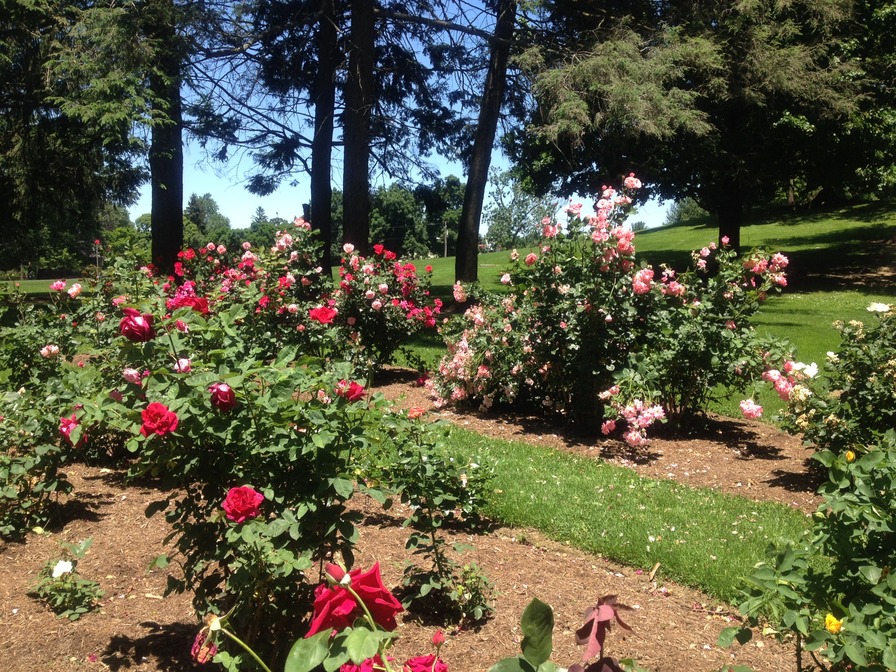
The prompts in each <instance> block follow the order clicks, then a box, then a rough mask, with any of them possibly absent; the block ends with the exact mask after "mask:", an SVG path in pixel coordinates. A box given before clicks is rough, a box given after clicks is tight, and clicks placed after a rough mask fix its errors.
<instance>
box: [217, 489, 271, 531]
mask: <svg viewBox="0 0 896 672" xmlns="http://www.w3.org/2000/svg"><path fill="white" fill-rule="evenodd" d="M263 501H264V495H262V494H261V493H260V492H257V491H256V490H253V489H252V488H250V487H249V486H248V485H241V486H240V487H238V488H230V490H228V491H227V497H225V498H224V501H223V502H222V503H221V508H222V509H224V513H226V514H227V519H228V520H232V521H233V522H234V523H244V522H246V521H247V520H249V519H250V518H255V517H256V516H257V515H258V514H259V513H261V503H262V502H263Z"/></svg>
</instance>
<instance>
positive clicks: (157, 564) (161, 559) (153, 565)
mask: <svg viewBox="0 0 896 672" xmlns="http://www.w3.org/2000/svg"><path fill="white" fill-rule="evenodd" d="M168 562H169V561H168V554H167V553H162V554H161V555H157V556H156V557H155V558H153V560H152V562H150V563H149V568H150V569H165V568H166V567H167V566H168Z"/></svg>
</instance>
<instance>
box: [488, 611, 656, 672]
mask: <svg viewBox="0 0 896 672" xmlns="http://www.w3.org/2000/svg"><path fill="white" fill-rule="evenodd" d="M630 608H631V607H627V606H625V605H623V604H618V603H617V602H616V596H615V595H606V596H604V597H601V598H599V599H598V601H597V604H595V605H594V606H593V607H589V608H588V609H587V610H586V611H585V623H584V624H583V625H582V627H580V628H579V629H578V630H576V643H577V644H579V645H584V646H585V650H584V652H583V654H582V662H579V663H575V664H574V665H572V666H571V667H569V668H568V669H569V672H622V671H623V670H625V671H626V672H643V668H641V667H640V666H638V664H637V663H635V661H633V660H631V659H625V660H621V661H618V660H616V659H615V658H612V657H610V656H607V655H603V656H600V657H598V654H600V653H601V652H602V651H603V649H604V642H605V640H606V636H607V633H608V632H609V631H610V627H611V624H612V623H613V622H614V621H615V622H616V623H617V624H618V625H619V626H620V627H621V628H624V629H625V630H631V628H629V627H628V626H627V625H626V624H625V623H623V622H622V620H621V619H620V618H619V610H620V609H630ZM520 630H521V631H522V633H523V640H522V642H521V644H520V648H521V649H522V651H521V653H520V655H519V656H516V657H513V658H505V659H504V660H501V661H499V662H497V663H495V664H494V665H492V667H491V668H490V669H489V672H554V671H555V670H559V669H561V668H559V667H558V666H557V664H556V663H554V662H552V661H551V660H550V657H551V651H552V648H553V644H552V637H553V630H554V612H553V610H552V609H551V607H550V606H548V605H547V604H545V603H544V602H542V601H540V600H539V599H537V598H536V599H533V600H532V601H531V602H530V603H529V606H527V607H526V609H525V611H524V612H523V615H522V618H521V619H520Z"/></svg>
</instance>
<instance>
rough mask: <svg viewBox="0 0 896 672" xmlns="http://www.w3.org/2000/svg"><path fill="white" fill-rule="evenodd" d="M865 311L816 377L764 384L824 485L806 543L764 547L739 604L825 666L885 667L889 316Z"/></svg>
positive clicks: (895, 473)
mask: <svg viewBox="0 0 896 672" xmlns="http://www.w3.org/2000/svg"><path fill="white" fill-rule="evenodd" d="M869 310H871V311H872V312H874V313H876V314H877V316H878V323H877V324H875V325H872V326H870V327H867V328H866V326H865V325H864V324H862V323H861V322H857V321H855V322H851V323H849V324H848V325H843V324H842V323H841V324H839V325H838V327H839V331H840V335H841V337H842V339H843V343H842V344H841V346H840V348H839V349H838V351H837V352H832V353H831V354H830V356H829V359H828V362H827V363H826V366H825V369H824V372H823V373H822V375H812V374H814V373H815V372H814V371H811V370H810V371H808V372H807V369H806V368H803V369H802V373H803V376H802V377H801V378H800V379H799V380H798V381H797V382H796V383H795V384H793V385H791V386H783V385H782V383H781V382H780V381H781V380H782V378H781V377H780V373H779V374H778V375H777V376H776V375H772V376H771V377H770V378H771V380H773V382H775V387H776V389H777V388H779V387H783V388H785V389H781V390H779V392H782V393H783V392H787V394H786V397H787V407H786V410H785V411H784V414H785V417H786V420H787V427H788V428H789V429H791V430H792V431H794V432H796V431H800V432H803V433H804V436H805V438H806V441H807V443H809V444H812V445H814V446H815V448H816V450H817V452H816V453H815V455H814V458H815V459H816V461H817V462H818V463H819V464H820V465H821V466H822V467H824V468H825V469H826V470H827V481H826V482H825V483H824V484H823V485H822V486H821V488H820V489H819V493H820V494H821V495H822V497H823V498H824V502H823V503H822V504H821V506H820V507H819V509H818V511H817V512H816V513H815V516H814V518H813V525H812V535H811V539H810V540H809V541H807V542H805V543H802V544H799V545H797V546H794V547H791V546H790V545H788V546H784V547H783V548H771V549H769V559H768V561H767V562H765V563H763V564H761V565H758V566H757V569H756V572H755V573H754V574H753V575H752V576H751V577H749V579H748V583H747V589H746V596H747V599H746V600H745V601H744V603H743V604H742V605H741V610H742V611H743V612H744V614H745V615H746V616H747V617H748V618H749V621H750V623H752V624H757V623H765V622H766V621H768V623H769V626H768V627H769V628H771V629H772V630H773V631H774V632H775V633H776V634H778V636H780V637H784V636H786V635H788V634H795V635H796V640H795V645H796V649H797V655H798V656H800V655H801V654H802V651H803V650H805V651H808V652H810V654H811V655H812V656H821V657H823V658H825V659H826V661H827V662H828V664H829V665H831V667H832V668H833V669H847V668H848V667H850V666H854V667H855V669H861V670H884V669H893V668H894V667H896V645H894V644H893V642H894V641H896V579H894V578H893V577H894V575H893V574H892V572H891V570H892V549H893V547H894V545H896V537H894V530H896V508H894V502H893V498H892V494H891V493H892V492H893V488H894V487H896V433H894V430H893V417H894V414H896V396H894V392H893V389H894V388H893V379H894V376H896V369H894V360H893V352H894V346H893V340H892V338H893V337H892V327H891V325H890V323H891V322H892V318H893V315H894V312H893V310H892V307H891V306H890V305H888V304H880V303H874V304H871V306H870V307H869ZM744 636H745V635H744Z"/></svg>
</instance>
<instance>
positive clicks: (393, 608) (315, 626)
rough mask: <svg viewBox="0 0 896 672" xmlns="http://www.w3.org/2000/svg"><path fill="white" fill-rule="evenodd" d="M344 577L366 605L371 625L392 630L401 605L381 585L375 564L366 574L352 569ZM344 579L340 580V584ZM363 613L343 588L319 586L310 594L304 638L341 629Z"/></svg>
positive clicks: (345, 588)
mask: <svg viewBox="0 0 896 672" xmlns="http://www.w3.org/2000/svg"><path fill="white" fill-rule="evenodd" d="M348 576H349V577H350V580H351V583H350V585H351V587H352V590H354V591H355V593H357V595H358V597H360V598H361V600H362V601H363V602H364V604H365V605H366V606H367V609H368V610H369V611H370V615H371V616H373V620H374V622H376V623H377V625H379V626H381V627H383V628H384V629H386V630H394V629H395V628H396V627H397V623H396V622H395V615H396V614H398V613H400V612H401V611H403V608H402V606H401V602H399V601H398V600H397V599H395V596H394V595H393V594H392V593H390V592H389V590H388V589H387V588H386V587H385V586H384V585H383V578H382V576H380V565H379V563H376V564H375V565H374V566H373V567H371V568H370V569H369V570H367V571H366V572H362V571H361V570H360V569H353V570H352V571H350V572H349V573H348ZM334 578H335V577H334ZM345 580H346V579H345V577H343V578H342V581H343V582H344V581H345ZM363 613H364V610H363V608H362V607H361V605H359V604H358V603H357V601H356V600H355V597H354V596H353V595H352V594H351V593H350V592H349V591H348V588H347V587H346V586H345V585H342V584H341V583H340V584H338V585H335V586H327V585H320V586H318V587H317V590H315V592H314V615H313V616H312V619H311V627H310V629H309V630H308V634H306V635H305V637H311V636H312V635H316V634H317V633H318V632H324V631H326V630H334V629H335V630H342V629H343V628H346V627H348V626H349V625H351V624H352V622H354V620H355V619H356V618H357V617H358V616H361V615H362V614H363Z"/></svg>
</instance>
